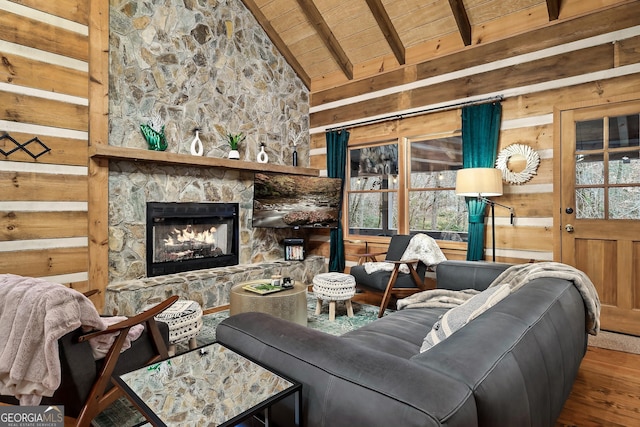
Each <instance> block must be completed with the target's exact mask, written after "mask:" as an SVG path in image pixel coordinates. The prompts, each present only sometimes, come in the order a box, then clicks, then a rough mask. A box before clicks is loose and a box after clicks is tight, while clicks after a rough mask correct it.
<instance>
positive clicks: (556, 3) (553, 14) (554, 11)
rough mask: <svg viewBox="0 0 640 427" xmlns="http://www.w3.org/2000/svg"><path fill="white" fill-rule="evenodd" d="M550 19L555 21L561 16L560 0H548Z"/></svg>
mask: <svg viewBox="0 0 640 427" xmlns="http://www.w3.org/2000/svg"><path fill="white" fill-rule="evenodd" d="M547 10H548V11H549V21H555V20H556V19H558V17H559V16H560V0H547Z"/></svg>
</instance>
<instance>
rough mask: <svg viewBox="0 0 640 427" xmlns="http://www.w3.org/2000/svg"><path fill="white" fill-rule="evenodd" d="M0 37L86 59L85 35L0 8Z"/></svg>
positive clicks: (86, 43)
mask: <svg viewBox="0 0 640 427" xmlns="http://www.w3.org/2000/svg"><path fill="white" fill-rule="evenodd" d="M0 39H2V40H5V41H8V42H11V43H16V44H20V45H23V46H28V47H32V48H34V49H40V50H44V51H47V52H51V53H55V54H58V55H62V56H68V57H70V58H74V59H78V60H80V61H87V60H88V59H89V56H88V52H89V44H88V39H87V36H85V35H82V34H78V33H76V32H73V31H69V30H65V29H63V28H59V27H54V26H52V25H49V24H47V23H44V22H41V21H37V20H35V19H31V18H29V17H26V16H20V15H16V14H14V13H10V12H6V11H3V10H0Z"/></svg>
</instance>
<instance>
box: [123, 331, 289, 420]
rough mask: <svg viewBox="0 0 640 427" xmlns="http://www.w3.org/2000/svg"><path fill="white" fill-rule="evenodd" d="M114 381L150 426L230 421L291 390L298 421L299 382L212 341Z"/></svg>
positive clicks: (267, 414) (246, 416)
mask: <svg viewBox="0 0 640 427" xmlns="http://www.w3.org/2000/svg"><path fill="white" fill-rule="evenodd" d="M113 380H114V383H115V384H116V386H117V387H119V388H120V389H121V390H122V391H123V392H124V393H125V395H126V396H127V398H128V399H129V400H130V401H131V402H132V403H133V404H134V405H135V406H136V407H137V408H138V409H140V411H141V412H142V414H143V415H144V416H145V418H147V420H149V422H150V423H151V424H153V425H154V426H185V425H192V426H196V425H207V426H208V425H215V426H234V425H236V424H238V423H239V422H241V421H243V420H246V419H249V418H250V417H252V416H253V415H255V414H257V413H259V412H261V411H264V415H265V417H264V418H265V419H264V425H265V426H270V425H271V421H270V412H271V406H272V405H273V404H274V403H276V402H278V401H280V400H282V399H284V398H285V397H287V396H290V395H294V398H295V413H294V422H295V425H296V426H300V425H302V417H301V416H302V385H301V384H300V383H297V382H294V381H292V380H290V379H288V378H285V377H283V376H281V375H279V374H277V373H276V372H273V371H272V370H270V369H268V368H266V367H264V366H261V365H259V364H257V363H256V362H254V361H252V360H250V359H248V358H246V357H245V356H243V355H241V354H239V353H236V352H235V351H233V350H231V349H229V348H227V347H225V346H223V345H222V344H219V343H213V344H210V345H208V346H204V347H201V348H199V349H196V350H191V351H188V352H186V353H182V354H180V355H178V356H174V357H172V358H170V359H167V360H165V361H163V362H159V363H156V364H153V365H150V366H147V367H144V368H140V369H137V370H135V371H132V372H129V373H126V374H123V375H120V376H117V375H115V376H114V377H113Z"/></svg>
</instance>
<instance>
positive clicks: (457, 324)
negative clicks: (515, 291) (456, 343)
mask: <svg viewBox="0 0 640 427" xmlns="http://www.w3.org/2000/svg"><path fill="white" fill-rule="evenodd" d="M510 291H511V290H510V288H509V286H508V285H499V286H492V287H490V288H487V289H485V290H484V291H482V292H480V293H479V294H477V295H474V296H473V297H472V298H470V299H469V300H467V301H465V302H464V303H463V304H461V305H459V306H457V307H455V308H452V309H451V310H449V311H447V312H446V313H445V314H443V315H442V318H441V319H440V320H438V321H437V322H436V323H435V324H434V325H433V328H431V331H429V333H428V334H427V336H426V337H424V341H423V342H422V347H420V353H422V352H425V351H427V350H429V349H430V348H431V347H433V346H434V345H436V344H438V343H440V342H442V341H443V340H444V339H446V338H447V337H449V336H450V335H451V334H453V333H454V332H455V331H457V330H458V329H460V328H462V327H463V326H464V325H466V324H467V323H469V322H470V321H472V320H473V319H475V318H476V317H478V316H479V315H481V314H482V313H484V312H485V311H487V310H488V309H490V308H491V307H493V306H494V305H495V304H497V303H498V302H499V301H501V300H502V299H504V298H505V297H506V296H507V295H509V292H510Z"/></svg>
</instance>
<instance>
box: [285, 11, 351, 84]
mask: <svg viewBox="0 0 640 427" xmlns="http://www.w3.org/2000/svg"><path fill="white" fill-rule="evenodd" d="M297 1H298V4H299V5H300V8H301V9H302V11H303V12H304V14H305V16H306V17H307V19H308V20H309V22H310V23H311V25H313V27H314V28H315V29H316V31H317V32H318V34H319V35H320V38H321V39H322V41H323V42H324V44H325V46H326V47H327V49H329V52H331V55H332V56H333V59H334V60H335V61H336V62H337V63H338V65H339V66H340V68H341V69H342V72H343V73H344V74H345V76H347V79H349V80H353V64H352V63H351V61H350V60H349V57H347V54H346V53H345V51H344V50H343V49H342V46H340V43H339V42H338V39H337V38H336V36H334V35H333V32H332V31H331V29H330V28H329V26H328V25H327V22H326V21H325V20H324V18H323V17H322V14H321V13H320V11H319V10H318V8H317V7H316V5H315V4H314V3H313V0H297Z"/></svg>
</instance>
